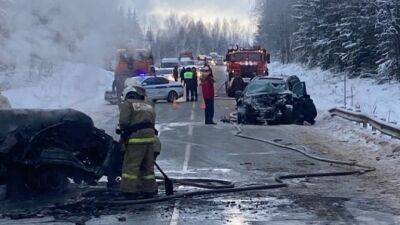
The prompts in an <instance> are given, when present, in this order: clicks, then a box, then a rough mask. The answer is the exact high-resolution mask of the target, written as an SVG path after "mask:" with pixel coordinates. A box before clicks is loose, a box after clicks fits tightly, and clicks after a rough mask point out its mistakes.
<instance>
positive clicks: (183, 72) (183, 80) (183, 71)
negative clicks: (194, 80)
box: [180, 67, 186, 84]
mask: <svg viewBox="0 0 400 225" xmlns="http://www.w3.org/2000/svg"><path fill="white" fill-rule="evenodd" d="M185 72H186V68H185V67H182V69H181V74H180V77H181V83H182V84H185V77H184V74H185Z"/></svg>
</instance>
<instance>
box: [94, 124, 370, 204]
mask: <svg viewBox="0 0 400 225" xmlns="http://www.w3.org/2000/svg"><path fill="white" fill-rule="evenodd" d="M233 125H234V127H235V128H236V129H237V133H236V134H235V136H236V137H239V138H243V139H247V140H253V141H258V142H262V143H266V144H270V145H273V146H276V147H279V148H283V149H287V150H291V151H295V152H297V153H300V154H302V155H304V156H306V157H308V158H310V159H313V160H316V161H321V162H326V163H331V164H337V165H346V166H351V167H358V168H361V169H359V170H353V171H346V172H339V171H335V172H326V173H304V174H288V175H280V176H276V177H275V178H274V180H275V181H276V182H277V183H275V184H261V185H248V186H242V187H235V186H234V185H233V183H231V182H229V181H223V180H215V179H177V178H171V180H172V181H173V182H174V183H175V184H179V185H182V186H192V187H199V188H204V189H208V190H196V191H189V192H184V193H179V194H174V195H171V196H160V197H156V198H151V199H137V200H106V201H96V202H95V204H96V205H98V206H104V205H108V206H118V205H136V204H146V203H156V202H165V201H170V200H175V199H180V198H188V197H194V196H204V195H211V194H223V193H232V192H244V191H254V190H267V189H276V188H284V187H289V184H287V183H285V182H284V180H290V179H299V178H312V177H332V176H349V175H357V174H365V173H367V172H372V171H375V168H373V167H370V166H365V165H361V164H358V163H357V162H353V161H351V162H348V161H339V160H333V159H328V158H322V157H319V156H315V155H312V154H310V153H308V152H306V151H305V150H301V149H297V148H294V147H291V146H286V145H282V144H279V143H277V142H275V141H271V140H265V139H260V138H256V137H252V136H249V135H245V134H243V131H242V129H241V128H240V127H239V126H238V125H236V124H233ZM303 148H304V149H305V147H303ZM158 179H162V177H158ZM215 184H219V185H215Z"/></svg>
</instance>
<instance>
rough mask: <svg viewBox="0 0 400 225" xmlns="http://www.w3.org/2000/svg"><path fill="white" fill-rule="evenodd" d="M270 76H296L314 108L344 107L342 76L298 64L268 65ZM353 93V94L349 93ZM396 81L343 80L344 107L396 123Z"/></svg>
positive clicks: (399, 116) (399, 117) (399, 106)
mask: <svg viewBox="0 0 400 225" xmlns="http://www.w3.org/2000/svg"><path fill="white" fill-rule="evenodd" d="M270 72H271V75H273V76H280V75H297V76H299V77H300V79H301V80H304V81H305V82H306V83H307V89H308V92H309V93H310V94H311V96H312V98H313V99H314V101H315V103H316V105H317V108H318V110H319V111H320V112H322V113H324V112H326V111H327V110H328V109H330V108H333V107H343V106H344V82H343V81H344V75H343V74H334V73H332V72H329V71H323V70H321V69H307V68H305V67H303V66H301V65H299V64H288V65H283V64H281V63H278V62H273V63H272V64H271V65H270ZM351 92H353V94H351ZM399 93H400V85H399V83H392V84H382V85H378V84H377V83H376V81H375V80H373V79H359V78H356V79H348V80H347V96H348V97H347V107H348V108H360V110H361V111H362V112H363V113H366V114H369V115H375V116H377V117H378V118H384V119H386V120H390V121H391V122H392V121H396V122H400V95H399Z"/></svg>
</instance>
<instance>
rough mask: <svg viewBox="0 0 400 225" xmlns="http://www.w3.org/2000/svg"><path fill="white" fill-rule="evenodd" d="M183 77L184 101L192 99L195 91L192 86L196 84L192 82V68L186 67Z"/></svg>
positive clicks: (193, 77)
mask: <svg viewBox="0 0 400 225" xmlns="http://www.w3.org/2000/svg"><path fill="white" fill-rule="evenodd" d="M183 79H184V81H185V85H186V101H187V102H189V101H194V100H195V96H194V94H195V93H194V92H193V87H194V86H195V85H196V83H195V82H194V79H195V74H194V72H193V70H192V69H190V68H188V69H186V71H185V72H184V73H183Z"/></svg>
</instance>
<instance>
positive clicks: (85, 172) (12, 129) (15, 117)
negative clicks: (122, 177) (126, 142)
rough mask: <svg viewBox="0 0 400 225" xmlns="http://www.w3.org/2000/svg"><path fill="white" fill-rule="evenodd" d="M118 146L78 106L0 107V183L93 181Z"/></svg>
mask: <svg viewBox="0 0 400 225" xmlns="http://www.w3.org/2000/svg"><path fill="white" fill-rule="evenodd" d="M118 148H119V146H118V143H117V142H115V141H114V140H113V138H112V137H111V136H109V135H107V134H106V133H105V132H104V131H103V130H100V129H97V128H96V127H95V126H94V124H93V121H92V119H91V118H90V117H89V116H87V115H85V114H83V113H81V112H79V111H75V110H72V109H67V110H28V109H15V110H12V109H10V110H0V184H3V185H4V184H5V185H7V189H8V190H19V191H22V190H21V188H22V189H25V190H26V189H30V190H35V191H38V192H61V191H63V190H65V188H66V187H67V185H68V183H69V179H72V180H73V181H74V182H75V183H82V182H85V183H87V184H95V183H96V182H97V181H98V179H99V178H101V177H102V176H103V175H105V174H107V172H108V171H109V167H110V164H111V161H112V160H113V153H115V152H116V151H118V150H119V149H118Z"/></svg>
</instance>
